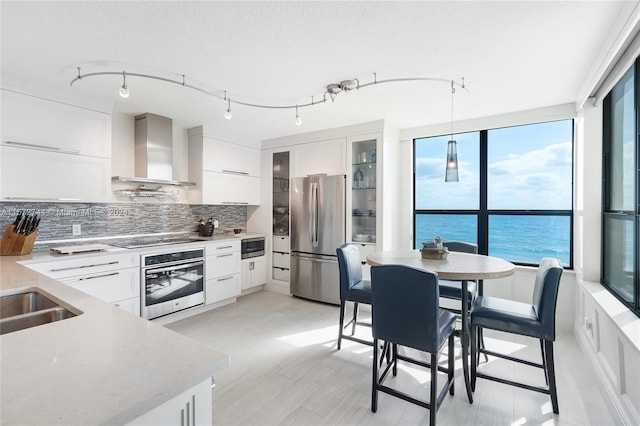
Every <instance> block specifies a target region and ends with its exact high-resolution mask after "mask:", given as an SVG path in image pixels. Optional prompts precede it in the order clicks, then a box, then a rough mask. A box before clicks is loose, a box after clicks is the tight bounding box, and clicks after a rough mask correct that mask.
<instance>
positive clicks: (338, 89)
mask: <svg viewBox="0 0 640 426" xmlns="http://www.w3.org/2000/svg"><path fill="white" fill-rule="evenodd" d="M76 68H77V70H78V75H77V76H76V77H75V78H74V79H73V80H71V82H70V83H69V85H70V86H73V84H74V83H75V82H77V81H79V80H84V79H87V78H90V77H97V76H105V75H117V76H122V77H123V85H122V86H120V92H121V93H122V91H123V90H126V92H127V96H128V93H130V92H129V91H130V86H128V85H127V80H126V79H127V77H129V78H131V77H138V78H148V79H152V80H158V81H163V82H166V83H172V84H176V85H178V86H183V87H188V88H189V89H192V90H195V91H198V92H200V93H203V94H205V95H208V96H211V97H214V98H216V99H220V100H222V101H225V103H226V104H227V105H226V106H227V108H226V110H225V116H227V115H228V116H230V115H231V113H230V111H231V104H232V103H233V104H236V105H244V106H248V107H253V108H265V109H295V110H296V117H297V119H298V121H299V115H298V110H299V109H300V108H306V107H310V106H314V105H318V104H323V103H325V102H327V95H329V97H330V99H331V101H332V102H334V101H335V98H336V97H337V96H338V94H339V93H342V92H348V91H351V90H360V89H363V88H365V87H369V86H374V85H378V84H386V83H396V82H406V81H433V82H441V83H446V84H447V85H449V84H451V85H452V86H458V87H460V88H462V89H466V86H465V83H464V77H463V78H462V80H461V82H456V81H454V80H451V79H444V78H436V77H408V78H390V79H385V80H378V78H377V75H376V73H374V74H373V76H374V79H373V81H371V82H369V83H364V84H361V83H360V80H358V79H355V78H354V79H352V80H343V81H341V82H340V83H332V84H328V85H327V86H326V91H325V92H324V93H323V94H322V96H321V97H320V99H319V100H315V99H314V97H313V96H311V101H310V102H307V103H295V104H284V105H276V104H259V103H253V102H244V101H241V100H237V98H235V99H233V100H231V97H230V96H227V91H226V90H220V91H216V92H213V91H210V90H206V89H203V88H201V87H198V86H196V85H193V84H189V83H187V82H186V77H185V75H184V74H182V75H181V77H182V79H181V80H176V79H171V78H166V77H161V76H158V75H153V74H143V73H135V72H127V71H99V72H92V73H86V74H82V72H81V69H80V67H76ZM229 118H230V117H229Z"/></svg>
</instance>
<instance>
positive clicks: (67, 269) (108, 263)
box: [49, 260, 120, 272]
mask: <svg viewBox="0 0 640 426" xmlns="http://www.w3.org/2000/svg"><path fill="white" fill-rule="evenodd" d="M118 263H120V261H119V260H114V261H113V262H107V263H95V264H93V265H80V266H71V267H68V268H57V269H49V272H61V271H71V270H73V269H84V268H97V267H98V266H108V265H117V264H118Z"/></svg>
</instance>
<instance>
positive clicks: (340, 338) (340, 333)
mask: <svg viewBox="0 0 640 426" xmlns="http://www.w3.org/2000/svg"><path fill="white" fill-rule="evenodd" d="M344 305H345V301H344V300H341V301H340V326H339V327H340V328H339V329H338V350H340V344H341V343H342V329H343V327H344Z"/></svg>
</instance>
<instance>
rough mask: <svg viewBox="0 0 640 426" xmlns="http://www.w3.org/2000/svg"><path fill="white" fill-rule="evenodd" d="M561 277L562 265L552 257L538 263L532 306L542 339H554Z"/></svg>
mask: <svg viewBox="0 0 640 426" xmlns="http://www.w3.org/2000/svg"><path fill="white" fill-rule="evenodd" d="M561 276H562V263H560V260H558V259H556V258H553V257H545V258H543V259H542V260H541V261H540V266H539V267H538V272H537V273H536V282H535V284H534V286H533V300H532V304H533V307H534V309H535V310H536V314H537V315H538V320H539V321H540V323H541V334H542V338H544V339H549V340H555V338H556V305H557V301H558V289H559V287H560V277H561Z"/></svg>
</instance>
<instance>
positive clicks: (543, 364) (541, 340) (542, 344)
mask: <svg viewBox="0 0 640 426" xmlns="http://www.w3.org/2000/svg"><path fill="white" fill-rule="evenodd" d="M540 353H541V354H542V370H543V371H544V382H545V383H546V384H547V385H549V374H547V360H546V359H545V358H546V356H545V354H544V339H540Z"/></svg>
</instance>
